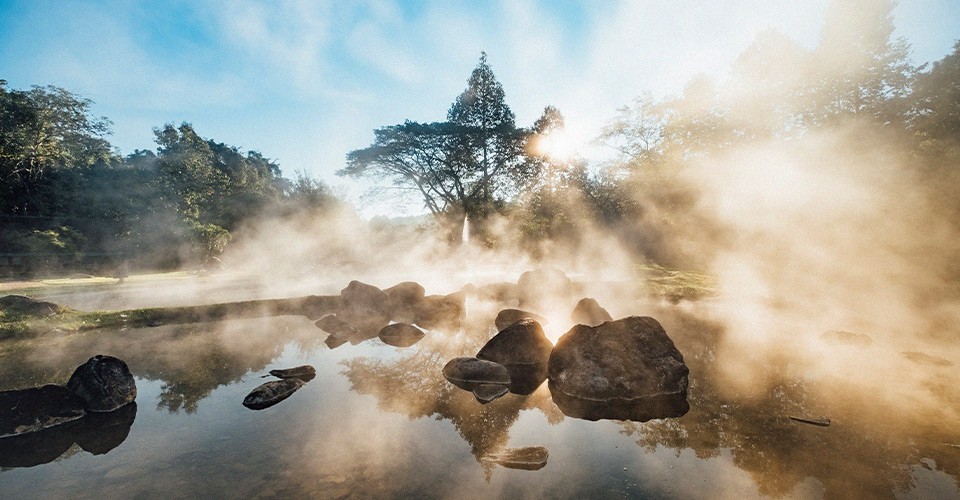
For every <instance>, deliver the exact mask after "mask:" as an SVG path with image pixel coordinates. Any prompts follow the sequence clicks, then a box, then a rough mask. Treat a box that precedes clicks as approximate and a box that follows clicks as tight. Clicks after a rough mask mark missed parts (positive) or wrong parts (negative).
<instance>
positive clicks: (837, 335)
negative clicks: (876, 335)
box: [820, 330, 873, 347]
mask: <svg viewBox="0 0 960 500" xmlns="http://www.w3.org/2000/svg"><path fill="white" fill-rule="evenodd" d="M820 340H822V341H824V342H827V343H828V344H833V345H849V346H857V347H869V346H870V344H872V343H873V339H871V338H870V337H869V336H867V335H864V334H862V333H853V332H845V331H842V330H831V331H829V332H823V333H822V334H820Z"/></svg>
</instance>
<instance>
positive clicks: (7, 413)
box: [0, 385, 87, 438]
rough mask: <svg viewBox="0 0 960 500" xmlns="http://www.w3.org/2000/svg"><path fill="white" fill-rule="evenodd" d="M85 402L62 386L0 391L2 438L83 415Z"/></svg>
mask: <svg viewBox="0 0 960 500" xmlns="http://www.w3.org/2000/svg"><path fill="white" fill-rule="evenodd" d="M86 414H87V412H86V411H85V410H84V408H83V401H82V400H81V399H80V398H78V397H77V396H76V395H75V394H74V393H73V392H72V391H70V390H69V389H67V388H66V387H64V386H62V385H45V386H42V387H32V388H30V389H21V390H15V391H3V392H0V438H3V437H6V436H17V435H20V434H26V433H30V432H36V431H40V430H43V429H47V428H50V427H55V426H58V425H62V424H65V423H68V422H73V421H74V420H78V419H80V418H83V416H84V415H86Z"/></svg>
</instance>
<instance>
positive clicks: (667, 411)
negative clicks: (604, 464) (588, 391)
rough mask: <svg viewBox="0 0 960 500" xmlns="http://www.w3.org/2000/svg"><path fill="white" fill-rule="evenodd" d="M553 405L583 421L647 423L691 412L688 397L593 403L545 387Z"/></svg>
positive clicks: (594, 401)
mask: <svg viewBox="0 0 960 500" xmlns="http://www.w3.org/2000/svg"><path fill="white" fill-rule="evenodd" d="M548 385H549V387H550V395H551V396H552V397H553V402H554V403H556V404H557V406H558V407H560V411H562V412H563V414H564V415H566V416H568V417H574V418H582V419H586V420H601V419H609V420H634V421H637V422H646V421H648V420H652V419H655V418H658V419H659V418H676V417H682V416H683V415H685V414H686V413H687V411H689V410H690V405H689V404H688V403H687V395H686V394H685V393H683V394H661V395H658V396H654V397H650V398H636V399H609V400H605V401H596V400H591V399H584V398H578V397H576V396H571V395H569V394H566V393H564V392H563V391H561V390H559V389H557V388H556V387H554V385H553V384H552V383H551V384H548Z"/></svg>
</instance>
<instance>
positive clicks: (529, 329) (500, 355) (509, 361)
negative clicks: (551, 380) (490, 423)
mask: <svg viewBox="0 0 960 500" xmlns="http://www.w3.org/2000/svg"><path fill="white" fill-rule="evenodd" d="M552 348H553V344H552V343H550V340H548V339H547V336H546V335H545V334H544V333H543V328H542V327H541V326H540V324H539V323H537V322H536V321H535V320H532V319H522V320H520V321H518V322H516V323H513V324H512V325H510V326H508V327H507V328H505V329H503V330H502V331H501V332H500V333H498V334H496V335H494V337H493V338H492V339H490V340H489V341H487V343H486V344H484V346H483V347H482V348H481V349H480V352H478V353H477V358H479V359H485V360H488V361H494V362H496V363H499V364H501V365H503V366H505V367H506V368H507V371H508V372H509V373H510V392H513V393H514V394H530V393H532V392H533V391H534V390H536V388H537V387H539V386H540V384H542V383H543V381H544V380H546V378H547V361H548V360H549V359H550V350H551V349H552Z"/></svg>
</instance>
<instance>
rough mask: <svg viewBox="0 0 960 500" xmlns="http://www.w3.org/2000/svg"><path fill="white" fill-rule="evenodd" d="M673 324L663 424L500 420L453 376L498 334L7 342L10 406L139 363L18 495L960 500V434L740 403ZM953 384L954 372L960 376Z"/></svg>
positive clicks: (706, 348)
mask: <svg viewBox="0 0 960 500" xmlns="http://www.w3.org/2000/svg"><path fill="white" fill-rule="evenodd" d="M653 312H654V313H655V314H653V315H654V316H657V317H658V318H659V319H660V320H661V322H662V323H663V324H664V326H665V327H666V328H667V331H668V332H669V333H670V334H671V336H672V337H673V338H674V340H675V341H676V343H677V345H678V347H679V348H680V350H681V351H682V352H683V353H684V355H685V358H686V360H687V363H688V365H690V368H691V388H690V396H689V401H690V406H691V410H690V411H689V413H687V414H686V415H684V416H683V417H680V418H675V419H663V420H651V421H649V422H645V423H640V422H621V421H609V420H601V421H597V422H592V421H586V420H580V419H576V418H571V417H568V416H565V415H564V414H563V413H562V412H561V411H560V409H559V408H558V407H557V406H556V405H555V404H554V403H553V401H552V399H551V396H550V391H549V390H548V387H547V384H546V383H544V384H543V385H541V386H540V387H539V388H538V389H537V390H536V391H535V392H534V393H533V394H530V395H528V396H518V395H515V394H508V395H507V396H505V397H503V398H501V399H499V400H496V401H494V402H492V403H490V404H488V405H480V404H479V403H477V402H476V401H475V400H474V398H473V396H472V395H471V394H470V393H468V392H465V391H461V390H459V389H457V388H455V387H453V386H452V385H450V384H449V383H447V382H446V381H445V380H444V379H443V377H442V375H441V368H442V367H443V365H444V364H445V363H446V361H447V360H448V359H450V358H452V357H454V356H458V355H465V354H473V353H475V352H476V350H477V349H478V348H479V346H480V345H482V343H483V342H484V341H485V340H486V337H487V336H489V335H490V334H492V332H489V331H488V332H485V333H482V334H476V333H475V334H473V335H467V334H466V333H463V332H461V333H459V334H457V335H453V336H447V335H443V334H441V333H437V332H429V333H428V335H427V337H426V338H424V340H422V341H420V342H419V343H417V344H415V345H413V346H411V347H407V348H396V347H391V346H388V345H385V344H383V343H382V342H381V341H379V340H378V339H371V340H366V341H363V342H360V343H358V344H356V345H351V344H349V343H348V344H345V345H342V346H340V347H338V348H336V349H332V350H331V349H329V348H328V347H327V346H326V345H325V344H324V343H323V340H324V339H325V337H326V334H325V333H323V332H322V331H320V330H318V329H317V328H316V327H315V326H314V325H313V323H312V322H311V321H309V320H307V319H305V318H300V317H277V318H263V319H250V320H233V321H225V322H220V323H214V324H195V325H168V326H161V327H157V328H148V329H129V330H120V331H98V332H85V333H69V334H48V335H47V336H45V337H43V338H42V339H39V340H35V341H27V342H9V341H8V342H6V343H4V344H0V390H6V389H14V388H22V387H28V386H33V385H39V384H42V383H64V382H65V381H66V380H67V378H69V376H70V373H71V372H72V370H73V368H74V367H76V366H77V365H79V364H81V363H82V362H84V361H85V360H86V359H87V358H89V357H90V356H93V355H95V354H98V353H103V354H111V355H114V356H117V357H119V358H121V359H124V360H125V361H126V362H127V363H128V365H129V366H130V368H131V370H132V372H133V373H134V375H135V376H136V378H137V387H138V396H137V406H136V408H135V412H134V413H135V414H134V415H129V414H127V415H120V416H119V417H118V418H117V421H114V422H107V423H104V424H102V425H101V426H100V427H97V426H92V427H93V428H92V429H90V430H88V431H86V432H87V433H86V434H85V435H84V437H82V438H77V437H76V436H75V435H73V434H69V433H67V432H64V433H61V434H60V435H58V434H56V433H54V434H51V435H50V436H49V437H43V438H41V439H40V440H39V441H35V442H33V444H31V445H30V446H29V447H26V446H23V447H20V448H19V449H17V450H13V451H11V450H9V449H7V448H3V450H4V451H3V454H2V456H0V462H2V463H3V467H2V470H0V492H2V496H3V497H5V498H65V497H70V498H76V497H81V498H84V497H86V498H91V497H99V498H102V497H111V498H114V497H123V498H129V497H137V498H141V497H147V498H159V497H162V498H169V497H180V496H188V497H223V496H228V497H241V496H242V497H304V496H312V497H319V498H341V497H351V496H352V497H371V496H373V497H417V498H422V497H429V498H491V497H509V498H594V497H606V498H695V497H700V498H718V497H720V498H751V497H763V496H772V497H796V498H818V497H830V498H837V497H842V498H857V497H889V496H898V497H913V498H951V497H954V498H955V497H957V496H958V494H960V489H958V483H957V479H958V477H960V448H953V447H950V446H946V445H944V443H957V444H960V438H958V431H957V425H956V422H943V421H937V420H936V419H934V418H924V416H923V415H911V414H910V412H909V410H905V411H904V414H903V415H887V416H886V417H885V418H874V417H872V416H868V415H866V412H864V411H863V410H864V408H865V406H864V404H863V402H862V401H859V400H857V398H851V399H850V400H848V401H847V402H846V403H843V404H827V403H823V402H822V395H823V394H826V393H827V392H829V390H830V388H829V387H824V386H821V385H818V384H817V382H816V381H813V380H806V381H784V382H777V383H772V384H771V385H770V389H769V390H768V391H766V392H764V393H763V394H762V395H761V396H759V397H757V396H756V395H751V396H750V397H747V396H743V395H738V394H736V393H730V391H727V390H725V389H724V387H723V384H722V382H720V381H719V380H716V379H715V378H713V376H712V373H713V370H712V369H711V364H712V363H713V361H712V360H713V359H714V357H715V356H714V355H715V343H714V342H715V340H716V337H715V336H716V335H717V334H718V332H717V330H716V327H715V325H711V324H710V323H709V322H705V321H703V320H700V319H699V318H697V317H696V316H694V315H691V314H689V313H684V312H682V311H680V310H678V309H675V308H666V309H661V310H656V311H653ZM301 364H311V365H313V366H314V367H316V369H317V377H316V378H315V379H314V380H312V381H310V382H308V383H307V384H306V385H305V386H304V387H303V388H302V389H301V390H300V391H298V392H297V393H295V394H293V395H292V396H291V397H290V398H288V399H287V400H285V401H283V402H281V403H280V404H278V405H276V406H273V407H271V408H268V409H265V410H261V411H252V410H248V409H246V408H244V407H243V406H242V405H241V401H242V400H243V398H244V396H245V395H246V394H247V393H249V392H250V391H251V390H252V389H253V388H255V387H256V386H257V385H259V384H261V383H263V382H264V381H265V380H269V379H264V378H261V376H262V375H264V374H266V372H267V371H268V370H270V369H273V368H287V367H292V366H297V365H301ZM944 370H948V371H947V372H935V373H934V375H935V376H936V377H944V376H948V375H951V374H953V373H955V372H954V371H949V370H955V368H945V369H944ZM951 380H955V379H951ZM947 394H948V395H949V394H952V393H947ZM793 414H800V415H808V416H809V415H813V416H819V415H820V414H824V415H828V416H830V418H831V419H832V422H833V423H832V425H831V426H830V427H826V428H821V427H815V426H810V425H805V424H799V423H796V422H791V421H789V419H787V418H786V417H787V416H788V415H793ZM918 422H919V423H918ZM127 429H128V430H127ZM80 441H82V443H80V444H78V442H80ZM81 444H82V445H83V446H81ZM58 446H59V447H60V448H62V451H60V449H58V448H57V447H58ZM527 446H543V447H546V448H547V449H548V450H549V458H548V461H547V464H546V466H545V467H543V468H542V469H540V470H534V471H531V470H516V469H510V468H505V467H502V466H499V465H495V464H491V463H489V462H486V461H484V460H482V458H483V457H484V456H486V455H487V454H489V453H493V452H496V451H499V450H502V449H504V448H521V447H527ZM28 448H29V449H28ZM38 450H45V451H46V453H47V455H46V456H41V455H43V453H39V452H38ZM90 450H93V452H91V451H90ZM95 453H98V454H95ZM38 462H39V463H38Z"/></svg>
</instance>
